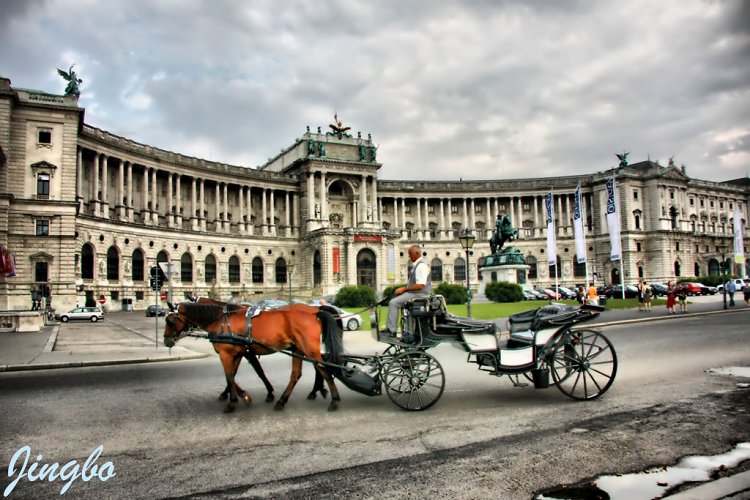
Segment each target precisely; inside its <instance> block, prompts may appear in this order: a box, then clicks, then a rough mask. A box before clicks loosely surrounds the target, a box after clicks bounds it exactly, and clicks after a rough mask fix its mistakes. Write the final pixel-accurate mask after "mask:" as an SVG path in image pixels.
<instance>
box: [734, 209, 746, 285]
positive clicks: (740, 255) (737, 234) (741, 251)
mask: <svg viewBox="0 0 750 500" xmlns="http://www.w3.org/2000/svg"><path fill="white" fill-rule="evenodd" d="M734 262H735V263H737V264H744V263H745V242H744V240H743V232H742V212H740V208H739V207H737V208H735V209H734ZM745 274H747V271H745Z"/></svg>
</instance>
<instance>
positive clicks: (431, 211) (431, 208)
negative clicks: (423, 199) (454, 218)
mask: <svg viewBox="0 0 750 500" xmlns="http://www.w3.org/2000/svg"><path fill="white" fill-rule="evenodd" d="M427 213H428V214H430V215H432V214H434V213H435V205H430V204H428V205H427Z"/></svg>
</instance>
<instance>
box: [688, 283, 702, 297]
mask: <svg viewBox="0 0 750 500" xmlns="http://www.w3.org/2000/svg"><path fill="white" fill-rule="evenodd" d="M685 288H687V294H688V295H689V296H692V295H703V285H701V284H700V283H685Z"/></svg>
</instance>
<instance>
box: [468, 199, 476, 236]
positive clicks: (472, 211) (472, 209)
mask: <svg viewBox="0 0 750 500" xmlns="http://www.w3.org/2000/svg"><path fill="white" fill-rule="evenodd" d="M476 227H477V223H476V206H475V205H474V198H473V197H472V198H471V203H470V205H469V228H470V229H471V234H473V235H474V236H476V235H477V231H476Z"/></svg>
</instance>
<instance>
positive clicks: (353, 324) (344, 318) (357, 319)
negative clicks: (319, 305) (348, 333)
mask: <svg viewBox="0 0 750 500" xmlns="http://www.w3.org/2000/svg"><path fill="white" fill-rule="evenodd" d="M326 305H327V306H329V307H332V308H334V309H336V311H337V312H338V315H339V317H340V318H341V322H342V323H344V328H346V329H347V330H359V327H360V326H362V316H360V315H359V314H354V313H350V312H346V311H344V310H343V309H341V308H340V307H336V306H332V305H331V304H326Z"/></svg>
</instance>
